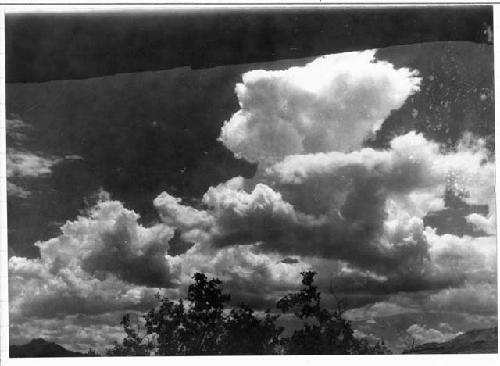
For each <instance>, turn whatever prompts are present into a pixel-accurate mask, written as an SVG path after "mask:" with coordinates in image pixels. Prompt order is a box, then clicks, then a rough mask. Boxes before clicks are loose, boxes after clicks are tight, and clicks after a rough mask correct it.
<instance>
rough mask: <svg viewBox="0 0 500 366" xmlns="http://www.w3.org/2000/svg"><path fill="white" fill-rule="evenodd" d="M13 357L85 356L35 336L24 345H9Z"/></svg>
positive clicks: (10, 354)
mask: <svg viewBox="0 0 500 366" xmlns="http://www.w3.org/2000/svg"><path fill="white" fill-rule="evenodd" d="M9 356H10V357H11V358H26V357H84V356H86V355H85V354H83V353H80V352H74V351H69V350H67V349H66V348H64V347H62V346H60V345H58V344H57V343H54V342H47V341H46V340H45V339H42V338H34V339H32V340H31V341H30V342H29V343H26V344H23V345H18V346H16V345H12V346H10V347H9Z"/></svg>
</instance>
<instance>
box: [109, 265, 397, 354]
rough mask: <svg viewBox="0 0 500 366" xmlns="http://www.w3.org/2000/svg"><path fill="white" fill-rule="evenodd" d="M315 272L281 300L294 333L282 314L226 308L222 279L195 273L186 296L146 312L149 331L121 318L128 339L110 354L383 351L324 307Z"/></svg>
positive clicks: (338, 312)
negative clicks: (287, 332)
mask: <svg viewBox="0 0 500 366" xmlns="http://www.w3.org/2000/svg"><path fill="white" fill-rule="evenodd" d="M314 276H315V273H314V272H304V273H302V284H303V285H304V286H305V287H304V288H303V289H302V290H300V291H299V292H297V293H291V294H288V295H286V296H285V297H283V298H282V299H280V300H279V301H278V303H277V308H278V309H279V310H281V311H282V312H289V311H294V313H295V316H296V317H298V318H299V319H301V320H302V321H303V323H304V324H303V328H302V329H299V330H296V331H295V332H294V333H293V334H292V335H291V336H290V337H284V336H282V335H281V334H282V333H283V331H284V328H283V327H281V326H278V325H277V324H276V322H277V320H278V318H279V315H273V314H272V313H271V311H270V310H267V311H266V312H265V313H264V314H263V315H262V316H256V315H255V312H254V310H252V309H251V308H250V307H249V306H248V305H245V304H241V305H240V306H239V307H237V308H233V309H231V310H225V309H227V308H228V306H227V303H228V302H229V301H230V296H229V294H225V293H223V292H222V290H221V285H222V282H221V281H220V280H219V279H217V278H213V279H210V280H209V279H207V277H206V276H205V275H204V274H203V273H196V274H195V275H194V276H193V279H194V283H193V284H191V285H190V286H189V288H188V294H187V298H186V299H179V300H178V301H171V300H169V299H168V298H167V297H160V295H159V294H158V295H157V297H158V300H159V306H158V307H156V308H153V309H151V310H150V311H149V312H148V313H147V314H146V315H145V316H144V319H145V322H146V334H145V335H144V336H143V337H141V336H139V334H138V331H136V330H135V329H134V328H133V327H132V326H131V322H130V317H129V315H126V316H124V317H123V320H122V322H121V324H122V326H123V329H124V331H125V333H126V337H125V338H124V339H123V342H122V344H121V345H120V344H115V346H114V348H113V349H111V350H109V351H108V352H107V354H108V355H109V356H128V355H135V356H143V355H150V354H155V355H264V354H382V353H388V350H387V348H386V347H385V346H384V345H383V343H379V344H376V345H375V346H370V345H369V344H368V342H367V341H365V340H358V339H356V338H355V337H354V336H353V330H352V327H351V323H350V322H349V321H347V320H345V319H344V318H343V317H342V310H341V309H337V310H336V311H334V312H330V311H328V310H327V309H324V308H322V307H321V294H320V292H319V291H318V289H317V287H316V286H314V285H313V282H314Z"/></svg>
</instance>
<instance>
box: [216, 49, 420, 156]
mask: <svg viewBox="0 0 500 366" xmlns="http://www.w3.org/2000/svg"><path fill="white" fill-rule="evenodd" d="M374 54H375V51H364V52H349V53H340V54H335V55H328V56H323V57H320V58H318V59H316V60H314V61H313V62H311V63H309V64H307V65H305V66H303V67H292V68H290V69H288V70H280V71H265V70H254V71H250V72H247V73H246V74H244V75H243V82H242V83H240V84H237V85H236V94H237V96H238V100H239V103H240V110H239V111H238V112H236V113H235V114H234V115H233V116H232V117H231V119H230V120H228V121H226V123H225V124H224V126H223V127H222V130H221V135H220V140H221V141H222V142H223V144H224V145H225V146H226V147H227V148H228V149H230V150H231V151H233V152H234V153H235V155H236V156H238V157H243V158H245V159H247V160H249V161H251V162H266V161H269V160H270V161H273V160H276V159H278V160H279V159H281V158H284V157H285V156H288V155H292V154H306V153H316V152H328V151H347V150H350V149H356V148H359V147H360V146H361V143H362V142H363V139H364V138H365V137H366V136H367V134H368V133H369V132H371V131H372V130H374V129H375V128H377V127H378V126H379V125H380V124H381V123H382V121H383V120H384V119H385V118H386V117H387V116H388V115H389V113H390V111H391V110H392V109H397V108H399V107H400V106H401V105H402V104H403V102H404V101H405V100H406V98H407V97H408V96H409V95H410V94H412V93H413V92H415V91H417V90H418V86H419V82H420V79H419V78H418V77H417V76H416V73H415V72H413V71H410V70H409V69H406V68H401V69H398V70H396V69H395V68H394V66H393V65H392V64H390V63H387V62H382V61H375V60H374Z"/></svg>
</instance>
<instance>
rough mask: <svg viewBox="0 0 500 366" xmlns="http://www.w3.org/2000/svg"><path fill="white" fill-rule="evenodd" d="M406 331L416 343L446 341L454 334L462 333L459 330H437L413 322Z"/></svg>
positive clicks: (454, 335)
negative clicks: (454, 331)
mask: <svg viewBox="0 0 500 366" xmlns="http://www.w3.org/2000/svg"><path fill="white" fill-rule="evenodd" d="M406 332H407V333H408V334H409V335H410V336H412V337H413V339H415V343H416V344H422V343H430V342H437V343H440V342H446V341H449V340H450V339H453V338H455V337H456V336H458V335H460V334H462V333H461V332H456V333H453V332H447V331H446V330H443V331H441V330H439V329H434V328H428V327H426V326H425V325H420V324H413V325H411V326H410V327H408V329H407V330H406Z"/></svg>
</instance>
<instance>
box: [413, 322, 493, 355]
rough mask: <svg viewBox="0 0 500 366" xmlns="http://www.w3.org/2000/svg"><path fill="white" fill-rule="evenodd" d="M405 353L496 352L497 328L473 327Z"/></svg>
mask: <svg viewBox="0 0 500 366" xmlns="http://www.w3.org/2000/svg"><path fill="white" fill-rule="evenodd" d="M403 353H405V354H436V353H437V354H450V353H454V354H456V353H498V328H497V327H495V328H487V329H475V330H471V331H468V332H466V333H464V334H461V335H459V336H457V337H455V338H453V339H451V340H449V341H447V342H443V343H425V344H422V345H420V346H417V347H415V348H413V349H411V350H406V351H404V352H403Z"/></svg>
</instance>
